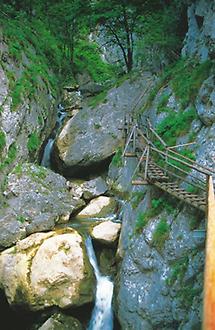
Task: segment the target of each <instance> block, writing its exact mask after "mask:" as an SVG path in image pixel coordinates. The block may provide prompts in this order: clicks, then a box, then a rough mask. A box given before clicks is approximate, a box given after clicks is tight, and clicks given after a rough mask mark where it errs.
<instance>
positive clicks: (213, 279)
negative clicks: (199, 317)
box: [203, 176, 215, 330]
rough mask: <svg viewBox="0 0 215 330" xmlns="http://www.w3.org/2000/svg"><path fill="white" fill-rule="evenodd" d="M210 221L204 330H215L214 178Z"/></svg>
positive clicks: (209, 208) (208, 222)
mask: <svg viewBox="0 0 215 330" xmlns="http://www.w3.org/2000/svg"><path fill="white" fill-rule="evenodd" d="M207 216H208V219H207V237H206V253H205V273H204V307H203V330H214V329H215V199H214V188H213V180H212V176H210V177H209V179H208V214H207Z"/></svg>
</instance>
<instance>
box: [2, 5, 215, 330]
mask: <svg viewBox="0 0 215 330" xmlns="http://www.w3.org/2000/svg"><path fill="white" fill-rule="evenodd" d="M214 13H215V8H214V4H213V2H212V1H209V0H208V1H202V0H198V1H196V2H194V3H192V4H191V5H188V9H187V19H188V29H187V33H186V36H185V39H184V44H183V48H182V50H181V58H180V59H179V61H178V63H177V64H176V65H175V66H173V67H172V68H171V69H170V71H169V72H167V74H166V77H162V76H159V75H156V74H154V73H151V72H150V70H145V69H141V70H138V74H137V73H135V74H134V75H133V76H132V75H130V76H127V77H125V78H124V79H122V80H121V81H120V82H118V83H117V84H114V85H113V86H111V87H109V88H108V90H103V87H101V85H99V84H97V83H95V82H93V81H90V83H88V84H85V83H83V81H85V79H86V73H84V74H83V75H82V76H81V75H80V76H79V77H78V78H77V80H79V83H80V85H74V84H71V85H69V84H64V85H63V88H62V90H61V91H58V92H57V93H56V91H55V90H54V89H53V86H52V85H51V84H50V82H49V81H46V80H44V77H41V76H38V84H37V89H36V92H35V94H34V95H35V96H33V97H32V96H30V95H29V97H27V96H26V95H25V94H22V98H21V100H20V101H19V102H18V103H17V104H16V103H15V100H16V98H14V96H13V95H11V82H10V79H11V75H10V74H8V72H12V76H13V79H12V80H14V81H16V79H19V78H20V77H22V75H23V74H24V72H25V70H26V67H29V66H30V65H31V61H30V60H29V58H28V55H26V54H24V53H23V54H22V60H21V62H19V64H18V63H17V61H14V59H13V58H12V57H11V56H10V55H9V50H8V45H7V42H6V41H5V40H4V38H3V37H2V38H1V45H0V51H1V58H2V62H1V66H0V70H1V72H0V79H1V84H0V107H1V111H0V116H1V119H0V120H1V132H0V139H1V136H3V138H2V139H3V143H2V144H1V143H0V152H1V167H2V169H1V189H2V196H1V210H0V215H1V217H0V224H1V232H0V249H1V252H0V289H1V296H0V306H1V310H3V311H4V312H3V314H4V316H3V318H4V320H5V324H6V326H5V327H4V329H5V330H7V329H8V330H9V329H14V327H15V326H14V321H15V323H16V328H18V329H22V330H24V329H26V330H27V329H29V330H30V329H32V330H34V329H40V330H51V329H54V330H58V329H87V328H88V325H89V322H90V317H91V312H92V310H93V305H94V303H95V296H97V293H96V288H97V287H96V283H97V281H98V278H97V276H96V273H95V269H94V267H93V266H92V264H91V262H90V258H89V252H88V249H87V246H86V243H85V242H86V237H87V236H91V238H92V242H93V247H94V250H95V256H96V259H97V261H98V268H99V276H101V277H105V278H106V277H108V278H109V279H111V283H113V284H114V289H113V299H112V305H113V314H114V320H113V325H112V326H110V327H109V328H108V327H107V329H108V330H109V329H112V328H113V329H115V330H118V329H122V330H143V329H144V330H152V329H156V328H159V329H161V330H173V329H181V330H189V329H190V330H191V329H201V323H202V298H203V276H204V262H205V255H204V253H205V252H204V248H205V223H206V215H205V213H204V212H202V211H197V210H196V209H195V208H193V207H189V206H187V205H186V203H183V202H180V201H178V200H177V199H176V198H174V197H171V196H170V195H168V194H166V193H163V192H162V191H160V190H159V189H158V188H156V187H154V186H153V185H145V186H133V185H132V184H131V182H132V177H133V173H134V170H135V168H136V166H137V160H136V159H135V158H124V157H122V152H123V148H124V145H125V140H124V139H125V136H124V119H125V116H126V115H128V114H129V113H135V114H136V116H137V117H138V120H139V121H140V123H141V125H142V127H144V125H145V123H146V120H147V119H150V121H151V123H152V125H153V127H155V129H156V130H157V131H158V132H159V133H160V134H161V135H162V137H163V138H164V139H166V141H167V143H168V144H170V145H181V144H187V143H188V144H189V143H190V145H189V146H188V147H187V148H186V155H188V156H189V157H191V158H192V157H194V158H195V161H196V162H197V163H200V164H202V165H204V166H207V167H208V168H212V169H213V170H214V168H215V139H214V136H215V135H214V129H215V110H214V109H215V87H214V80H215V75H214V74H215V73H214V38H215V31H214V24H213V22H214ZM1 35H4V30H2V32H1ZM32 49H33V48H32ZM32 49H31V48H30V52H33V53H34V50H32ZM187 58H188V60H187ZM189 58H190V59H191V60H189ZM193 58H195V61H194V60H193ZM171 70H172V71H171ZM49 74H50V75H53V72H51V71H49ZM87 79H88V76H87ZM185 82H187V85H186V86H185V87H181V86H182V85H183V83H185ZM86 86H87V87H86ZM89 86H90V87H89ZM183 86H184V85H183ZM180 87H181V88H180ZM86 90H87V92H86ZM101 90H102V93H100V92H101ZM98 96H99V101H97V97H98ZM59 103H60V104H62V105H63V107H64V109H65V112H66V113H67V115H66V117H65V119H64V121H63V122H62V123H61V124H62V126H61V127H59V126H58V124H56V120H57V110H56V109H57V104H59ZM14 104H15V105H14ZM56 125H57V126H56ZM167 133H169V134H167ZM50 137H51V138H53V148H52V149H51V150H50V153H51V154H50V161H51V163H50V164H48V166H42V163H41V160H42V155H43V152H44V148H45V145H46V143H47V141H48V139H49V138H50ZM33 140H34V141H35V140H36V147H35V143H34V144H33V147H32V141H33ZM192 142H195V144H191V143H192ZM13 149H14V150H15V152H14V153H13V157H12V158H11V150H12V151H13ZM8 158H9V161H6V162H5V160H7V159H8ZM49 165H50V166H49ZM181 184H182V185H183V184H184V182H181ZM162 226H163V227H162ZM159 228H161V229H159ZM163 228H164V229H163ZM159 230H160V231H159ZM198 231H199V232H200V231H201V232H203V235H202V236H201V237H200V238H199V237H197V236H196V233H197V232H198ZM156 235H157V236H156ZM109 291H111V288H110V287H109ZM96 315H98V314H96ZM97 317H98V316H97ZM94 326H95V325H94ZM89 329H91V328H89ZM92 329H96V330H97V329H98V328H93V327H92ZM105 329H106V328H105Z"/></svg>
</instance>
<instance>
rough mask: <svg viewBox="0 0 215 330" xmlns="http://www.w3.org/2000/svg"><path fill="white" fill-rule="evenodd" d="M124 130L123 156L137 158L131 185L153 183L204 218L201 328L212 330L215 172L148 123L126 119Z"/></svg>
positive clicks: (214, 316)
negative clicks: (214, 178) (167, 142)
mask: <svg viewBox="0 0 215 330" xmlns="http://www.w3.org/2000/svg"><path fill="white" fill-rule="evenodd" d="M124 129H125V148H124V151H123V155H122V156H123V157H135V158H136V159H137V166H136V168H135V171H134V173H133V176H132V184H133V185H146V184H152V185H154V186H156V187H158V188H160V189H162V190H163V191H165V192H167V193H169V194H170V195H172V196H174V197H176V198H178V199H179V200H181V201H183V202H184V203H186V204H189V205H190V206H192V207H195V208H196V209H198V210H201V211H203V212H205V213H206V215H207V224H206V238H207V239H206V259H205V276H204V313H203V329H204V330H215V197H214V185H213V176H215V169H210V168H207V167H205V166H203V165H201V164H198V163H196V162H195V160H192V159H190V158H189V157H187V156H185V155H183V152H182V151H183V148H184V147H188V148H189V146H190V145H192V144H193V143H186V144H180V145H175V146H168V145H167V144H166V143H165V142H164V141H163V139H162V138H161V137H160V136H159V135H158V133H157V132H156V130H155V129H154V128H153V127H152V125H151V123H150V121H149V120H147V122H146V123H145V125H141V128H140V125H138V122H137V120H135V119H134V118H133V117H132V116H128V117H126V119H125V127H124ZM176 150H177V151H176Z"/></svg>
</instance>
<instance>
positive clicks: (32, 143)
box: [27, 133, 40, 153]
mask: <svg viewBox="0 0 215 330" xmlns="http://www.w3.org/2000/svg"><path fill="white" fill-rule="evenodd" d="M39 146H40V139H39V137H38V135H37V133H32V134H31V135H30V136H29V138H28V143H27V148H28V151H29V152H30V153H31V152H34V151H36V150H37V149H38V148H39Z"/></svg>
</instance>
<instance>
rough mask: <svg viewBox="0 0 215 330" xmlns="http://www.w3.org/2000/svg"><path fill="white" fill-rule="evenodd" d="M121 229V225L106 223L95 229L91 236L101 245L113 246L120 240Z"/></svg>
mask: <svg viewBox="0 0 215 330" xmlns="http://www.w3.org/2000/svg"><path fill="white" fill-rule="evenodd" d="M120 229H121V224H120V223H114V222H112V221H105V222H102V223H100V224H99V225H96V226H95V227H93V229H92V231H91V236H92V238H93V239H95V240H96V241H98V242H100V243H103V244H107V245H111V244H113V243H115V242H116V240H117V239H118V237H119V232H120Z"/></svg>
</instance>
